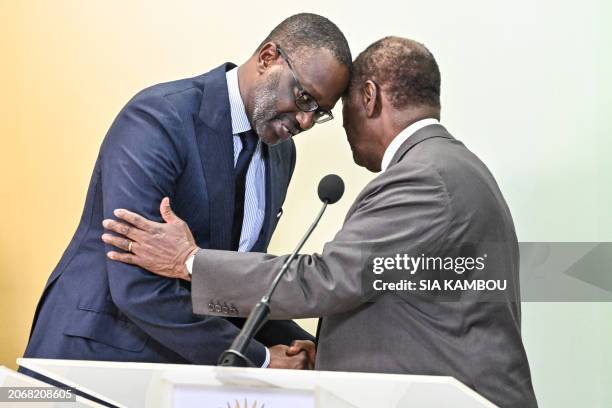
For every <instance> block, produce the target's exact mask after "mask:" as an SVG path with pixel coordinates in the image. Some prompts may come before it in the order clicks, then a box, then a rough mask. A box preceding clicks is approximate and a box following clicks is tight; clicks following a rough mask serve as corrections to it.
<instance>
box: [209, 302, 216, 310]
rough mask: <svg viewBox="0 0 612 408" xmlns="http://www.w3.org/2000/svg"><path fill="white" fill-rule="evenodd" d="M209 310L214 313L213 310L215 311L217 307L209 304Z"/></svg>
mask: <svg viewBox="0 0 612 408" xmlns="http://www.w3.org/2000/svg"><path fill="white" fill-rule="evenodd" d="M208 310H209V311H210V312H212V311H213V310H215V305H213V304H212V303H209V304H208Z"/></svg>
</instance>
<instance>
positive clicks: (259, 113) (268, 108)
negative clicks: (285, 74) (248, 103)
mask: <svg viewBox="0 0 612 408" xmlns="http://www.w3.org/2000/svg"><path fill="white" fill-rule="evenodd" d="M280 77H281V73H280V72H278V71H276V72H272V73H270V75H269V76H268V78H267V79H266V80H264V81H261V82H260V83H259V84H257V85H256V86H255V91H254V92H253V127H254V128H255V132H256V133H257V134H258V135H259V137H262V136H263V135H264V134H265V130H266V125H267V124H268V122H270V121H271V120H272V119H274V118H275V117H276V116H278V112H277V111H276V99H277V95H276V94H277V91H278V84H279V83H280ZM262 140H263V141H264V142H265V140H264V139H262Z"/></svg>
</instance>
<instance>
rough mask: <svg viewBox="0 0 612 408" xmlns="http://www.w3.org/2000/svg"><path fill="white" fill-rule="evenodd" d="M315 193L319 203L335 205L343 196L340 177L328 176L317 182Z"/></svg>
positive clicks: (342, 183)
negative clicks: (317, 195) (317, 194)
mask: <svg viewBox="0 0 612 408" xmlns="http://www.w3.org/2000/svg"><path fill="white" fill-rule="evenodd" d="M317 192H318V193H319V198H320V199H321V201H323V202H327V203H328V204H333V203H336V202H338V200H340V199H341V198H342V195H343V194H344V181H342V179H341V178H340V176H337V175H335V174H328V175H327V176H325V177H323V178H322V179H321V181H319V188H318V190H317Z"/></svg>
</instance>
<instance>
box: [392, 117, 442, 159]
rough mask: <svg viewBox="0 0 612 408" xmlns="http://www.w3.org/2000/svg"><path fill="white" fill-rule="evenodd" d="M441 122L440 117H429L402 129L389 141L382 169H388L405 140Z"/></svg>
mask: <svg viewBox="0 0 612 408" xmlns="http://www.w3.org/2000/svg"><path fill="white" fill-rule="evenodd" d="M438 123H440V122H439V121H438V119H434V118H427V119H421V120H419V121H417V122H414V123H413V124H412V125H410V126H408V127H407V128H406V129H404V130H402V131H401V132H399V133H398V135H397V136H395V138H394V139H393V140H392V141H391V143H389V146H387V150H385V154H384V155H383V159H382V164H381V165H380V169H381V171H385V170H387V167H389V164H390V163H391V160H392V159H393V156H395V153H397V151H398V149H399V148H400V146H401V145H402V144H404V142H405V141H406V140H407V139H408V138H409V137H410V136H412V135H414V134H415V133H416V132H417V131H419V130H421V129H423V128H424V127H425V126H429V125H435V124H438Z"/></svg>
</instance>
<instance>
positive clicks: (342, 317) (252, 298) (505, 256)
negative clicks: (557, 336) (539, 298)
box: [192, 125, 537, 408]
mask: <svg viewBox="0 0 612 408" xmlns="http://www.w3.org/2000/svg"><path fill="white" fill-rule="evenodd" d="M425 252H426V253H425ZM487 252H488V257H487V261H486V264H487V267H486V273H487V274H488V275H487V276H484V275H483V273H484V272H483V273H481V277H484V278H492V277H495V278H496V279H503V280H505V281H506V282H507V287H508V290H506V291H504V292H503V293H502V294H501V295H497V296H496V297H495V298H494V299H493V298H491V299H483V298H479V297H478V296H479V294H477V292H470V291H466V292H464V293H462V294H461V295H462V296H461V297H460V298H453V297H452V296H451V297H450V298H448V297H447V298H444V301H441V300H440V299H441V298H439V297H436V291H432V292H431V293H424V294H423V293H421V294H419V293H414V294H411V293H403V294H402V295H401V296H398V295H397V294H395V293H390V292H387V293H384V294H380V293H377V294H372V291H371V290H370V287H369V285H370V283H371V280H370V278H371V277H372V276H373V274H372V273H371V271H372V270H371V269H368V268H369V266H368V265H370V264H369V262H370V261H371V259H372V257H374V256H379V255H392V254H394V253H398V254H410V255H412V256H419V255H421V254H425V255H427V256H434V255H436V256H444V257H459V256H464V255H470V254H472V255H482V254H483V253H487ZM286 259H287V256H278V257H277V256H273V255H269V254H259V253H235V252H226V251H212V250H202V251H200V252H199V253H198V254H197V256H196V259H195V262H194V273H193V281H192V301H193V308H194V312H195V313H202V314H212V315H231V314H236V315H239V316H246V315H248V313H249V311H250V310H251V308H252V307H253V305H254V304H255V303H256V302H257V301H258V300H259V299H260V297H261V296H262V294H263V293H264V292H265V290H266V288H267V287H268V286H269V285H270V283H271V282H272V280H273V279H274V276H275V274H276V273H277V271H278V270H279V269H280V267H281V265H282V264H283V262H284V261H285V260H286ZM518 268H519V253H518V243H517V238H516V234H515V230H514V225H513V222H512V217H511V215H510V211H509V209H508V206H507V205H506V202H505V201H504V198H503V196H502V194H501V192H500V190H499V187H498V186H497V183H496V182H495V180H494V178H493V176H492V175H491V173H490V172H489V170H488V169H487V167H486V166H485V165H484V164H483V163H482V162H481V161H480V160H479V159H478V157H476V156H475V155H474V154H473V153H471V152H470V151H469V150H468V149H467V148H466V147H465V146H464V145H463V144H462V143H461V142H460V141H458V140H456V139H454V138H453V137H452V136H451V135H450V134H449V133H448V132H447V131H446V129H445V128H444V127H442V126H440V125H430V126H427V127H425V128H423V129H421V130H419V131H418V132H416V133H415V134H413V135H412V136H410V137H409V138H408V139H407V140H406V141H405V142H404V144H403V145H402V146H401V147H400V149H399V150H398V152H397V153H396V154H395V156H394V158H393V160H392V161H391V164H390V165H389V167H388V168H387V170H386V171H385V172H383V173H382V174H380V175H379V176H378V177H376V178H375V179H374V180H372V181H371V182H370V183H369V184H368V185H367V186H366V187H365V188H364V189H363V191H362V192H361V193H360V194H359V195H358V196H357V198H356V200H355V202H354V203H353V205H352V207H351V208H350V210H349V212H348V214H347V216H346V219H345V221H344V225H343V227H342V229H341V230H340V231H339V232H338V233H337V234H336V236H335V237H334V239H333V240H332V241H331V242H328V243H327V244H325V246H324V248H323V252H322V253H321V254H314V255H299V256H298V257H297V258H296V259H295V260H294V262H293V263H292V264H291V266H290V267H289V269H288V271H287V273H286V275H285V276H284V278H283V279H282V281H281V282H280V284H279V286H278V288H277V290H276V293H275V295H274V297H273V298H272V302H271V308H272V313H271V318H274V319H286V318H302V317H318V316H323V318H322V320H321V321H320V327H319V335H318V344H317V362H316V368H317V369H319V370H338V371H361V372H383V373H405V374H424V375H447V376H453V377H455V378H456V379H458V380H459V381H461V382H463V383H464V384H466V385H468V386H470V387H472V388H474V389H475V390H476V391H477V392H479V393H480V394H481V395H483V396H485V397H486V398H488V399H490V400H491V401H492V402H494V403H496V404H498V405H499V406H502V407H521V408H523V407H534V406H536V405H537V404H536V399H535V395H534V391H533V387H532V384H531V376H530V370H529V365H528V362H527V356H526V354H525V350H524V348H523V344H522V341H521V333H520V298H519V291H518V272H519V270H518ZM450 273H451V274H452V273H454V272H450ZM422 276H427V275H426V274H425V273H423V274H422ZM477 277H478V275H474V276H473V278H477ZM437 295H445V293H437ZM446 295H448V293H446ZM483 300H487V301H483Z"/></svg>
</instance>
